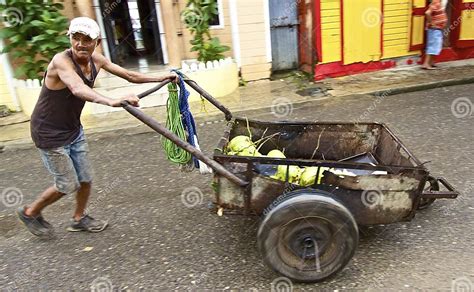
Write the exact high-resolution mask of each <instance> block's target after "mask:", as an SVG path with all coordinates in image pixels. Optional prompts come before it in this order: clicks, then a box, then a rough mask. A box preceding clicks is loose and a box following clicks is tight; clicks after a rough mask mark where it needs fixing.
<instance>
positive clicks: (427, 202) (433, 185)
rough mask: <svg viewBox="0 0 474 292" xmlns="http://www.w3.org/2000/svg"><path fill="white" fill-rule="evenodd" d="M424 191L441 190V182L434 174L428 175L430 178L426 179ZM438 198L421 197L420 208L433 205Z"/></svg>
mask: <svg viewBox="0 0 474 292" xmlns="http://www.w3.org/2000/svg"><path fill="white" fill-rule="evenodd" d="M423 190H424V191H439V183H438V180H436V178H434V177H432V176H428V179H427V180H426V183H425V186H424V187H423ZM435 200H436V199H423V198H422V199H420V202H419V203H418V208H417V209H418V210H424V209H426V208H428V207H429V206H431V204H433V203H434V201H435Z"/></svg>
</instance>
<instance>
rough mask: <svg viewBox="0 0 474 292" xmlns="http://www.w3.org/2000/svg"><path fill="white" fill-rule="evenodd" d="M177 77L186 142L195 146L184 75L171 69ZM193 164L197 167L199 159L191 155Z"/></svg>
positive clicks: (195, 134)
mask: <svg viewBox="0 0 474 292" xmlns="http://www.w3.org/2000/svg"><path fill="white" fill-rule="evenodd" d="M171 72H174V73H176V74H177V75H178V77H179V82H178V87H179V111H180V113H181V119H182V121H183V126H184V129H185V130H186V131H187V132H188V143H189V144H191V145H193V146H196V145H195V143H194V136H196V138H197V131H196V124H195V122H194V117H193V114H192V113H191V110H190V109H189V103H188V98H189V94H190V93H189V91H188V90H187V89H186V84H185V83H184V76H183V74H182V73H181V72H179V71H178V70H171ZM193 161H194V166H195V167H196V168H199V160H198V159H197V158H196V157H194V156H193Z"/></svg>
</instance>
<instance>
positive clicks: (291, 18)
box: [269, 0, 298, 71]
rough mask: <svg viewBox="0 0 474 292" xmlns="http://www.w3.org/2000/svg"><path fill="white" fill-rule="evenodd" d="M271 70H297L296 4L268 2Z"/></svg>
mask: <svg viewBox="0 0 474 292" xmlns="http://www.w3.org/2000/svg"><path fill="white" fill-rule="evenodd" d="M269 6H270V7H269V8H270V30H271V42H272V70H273V71H281V70H291V69H296V68H298V2H297V1H296V0H270V5H269Z"/></svg>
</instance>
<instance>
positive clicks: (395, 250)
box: [0, 85, 474, 291]
mask: <svg viewBox="0 0 474 292" xmlns="http://www.w3.org/2000/svg"><path fill="white" fill-rule="evenodd" d="M472 92H474V85H463V86H455V87H447V88H438V89H434V90H429V91H423V92H415V93H410V94H404V95H396V96H384V95H382V96H380V97H372V96H354V97H344V98H329V99H324V100H320V101H314V102H312V103H305V104H297V105H294V106H293V107H292V108H291V107H289V106H288V107H285V106H282V107H279V108H280V110H283V111H285V110H286V112H288V113H290V112H291V113H290V114H289V115H288V116H287V117H286V119H291V120H306V121H308V120H320V121H353V120H360V121H379V122H385V123H387V124H388V126H389V127H390V128H391V129H392V130H393V131H394V132H395V133H396V135H398V136H399V137H400V138H401V139H402V141H403V142H404V143H405V144H406V145H407V147H408V148H409V149H410V150H411V151H413V153H415V155H416V156H417V158H419V159H420V160H421V161H431V162H430V163H429V164H427V166H428V168H429V169H430V170H431V172H432V174H433V175H435V176H439V175H442V176H445V177H446V178H447V179H448V181H449V182H451V183H452V184H453V185H454V186H456V187H457V188H458V189H459V190H460V191H461V193H462V196H461V197H459V198H458V199H457V200H440V201H437V202H435V204H434V205H433V206H432V207H431V208H429V209H428V210H425V211H420V212H419V213H417V215H416V217H415V219H414V220H413V221H411V222H406V223H397V224H392V225H388V226H376V227H372V228H367V227H365V228H361V233H360V236H361V240H360V243H359V247H358V250H357V252H356V254H355V256H354V258H353V260H352V261H351V262H350V263H349V265H348V266H347V267H346V268H345V269H344V270H343V271H342V272H341V273H339V274H338V275H337V276H336V277H335V278H333V279H331V280H328V281H326V282H323V283H319V284H298V283H292V284H291V285H292V286H293V288H295V289H305V290H311V289H315V290H319V289H327V290H336V289H337V290H340V291H341V290H355V289H357V290H359V289H360V290H367V289H371V290H380V289H390V290H407V291H408V290H414V289H422V290H426V291H430V290H431V291H432V290H445V291H446V290H450V289H451V288H452V287H453V288H459V287H461V286H462V285H466V286H463V287H469V285H470V289H474V287H472V283H474V266H473V262H474V251H473V248H472V243H473V240H474V235H473V230H474V216H473V215H474V197H473V196H472V194H473V192H474V178H473V172H472V169H473V168H474V156H473V154H474V153H473V147H472V145H473V144H474V131H473V128H474V114H473V107H472V103H473V102H474V98H473V97H472V96H473V95H472ZM275 95H278V92H275ZM458 98H467V100H466V99H458ZM469 99H470V100H469ZM455 100H456V104H455V106H453V107H452V104H453V102H454V101H455ZM467 101H470V104H469V103H467ZM462 102H464V104H463V103H462ZM463 105H465V107H463ZM269 106H270V105H269ZM466 109H467V110H468V111H470V115H469V112H467V114H465V113H466V112H465V111H463V110H466ZM453 112H454V113H453ZM239 115H245V116H248V117H249V118H257V119H262V120H275V119H277V117H276V116H275V115H274V114H273V113H272V112H271V110H270V109H269V108H268V109H262V110H256V111H251V112H244V113H240V114H239ZM456 116H457V117H456ZM197 123H198V124H199V129H198V131H199V134H200V139H201V144H202V145H201V146H202V148H203V149H204V150H205V152H207V153H209V154H210V153H211V151H212V149H213V147H215V145H216V141H217V140H218V139H219V137H220V135H221V134H222V132H223V128H224V123H223V122H222V121H221V120H211V121H205V120H203V119H199V120H198V121H197ZM89 144H90V150H91V159H92V161H93V166H94V170H95V186H94V195H93V197H92V199H91V208H90V210H91V214H92V216H96V217H97V218H102V219H103V218H108V219H109V220H110V224H111V226H110V228H108V229H107V230H106V231H104V232H103V233H98V234H86V233H74V234H72V233H68V232H66V231H65V228H66V226H67V224H68V220H69V218H70V217H71V214H72V210H73V208H74V198H72V197H66V198H64V199H62V200H61V201H60V202H59V203H57V204H55V205H53V206H52V207H50V208H48V209H47V210H46V211H45V213H44V216H45V217H46V218H47V219H48V220H50V221H51V223H52V224H53V225H54V226H55V228H56V233H57V238H56V239H53V240H49V241H44V240H40V239H37V238H35V237H33V236H32V235H30V234H29V233H28V232H27V231H26V230H25V229H24V227H23V226H21V225H20V223H18V222H17V220H16V217H15V216H14V215H13V212H14V210H15V206H14V205H16V203H18V202H15V201H14V200H13V199H15V198H10V201H7V202H3V204H1V203H0V288H2V289H6V290H9V289H11V290H15V289H20V290H38V289H40V290H51V289H60V290H66V289H67V290H76V291H79V290H86V289H90V287H91V285H95V287H103V288H110V287H111V286H113V288H114V289H124V290H125V289H131V290H133V291H135V290H139V289H144V290H148V291H151V290H157V289H160V290H165V289H167V288H172V289H179V290H185V289H191V290H195V289H215V290H221V289H245V291H248V290H249V289H258V290H263V291H265V290H270V289H271V287H272V282H274V283H275V281H276V279H277V278H278V277H280V276H279V275H278V274H275V273H274V272H272V271H271V270H270V269H269V268H267V267H266V266H264V265H263V263H262V261H261V258H260V255H259V253H258V250H257V246H256V232H257V228H258V224H259V218H247V217H243V216H236V215H226V214H225V213H224V216H222V217H218V216H217V215H216V214H213V213H211V212H210V211H209V209H208V203H209V202H210V201H211V196H212V190H211V187H210V181H211V177H210V176H202V175H200V174H199V173H198V172H197V171H194V172H193V173H182V172H180V170H179V169H178V167H177V166H175V165H172V164H171V163H169V162H167V161H166V159H165V156H164V153H163V151H162V149H161V144H160V139H159V136H158V135H157V134H156V133H154V132H146V133H141V134H134V135H130V134H129V133H128V132H127V131H124V132H114V133H106V134H94V135H90V136H89ZM49 184H50V179H49V177H48V174H47V172H46V171H45V170H44V169H43V166H42V164H41V161H40V157H39V154H38V152H37V150H35V149H33V148H31V149H26V150H16V151H14V150H11V151H6V152H4V153H1V154H0V188H1V189H2V190H3V193H5V191H4V190H5V189H6V188H18V189H19V190H20V191H21V193H22V195H23V196H22V200H23V202H24V203H29V202H31V201H32V200H33V199H34V197H35V196H36V195H37V194H38V193H39V192H40V191H42V190H43V189H44V188H46V187H47V186H48V185H49ZM190 188H192V189H190ZM195 188H197V189H198V190H199V192H202V194H203V198H202V203H200V204H193V203H194V202H183V200H182V197H181V194H182V192H183V191H185V190H187V191H189V190H194V191H195V192H196V193H197V194H199V192H198V191H196V189H195ZM3 199H4V201H6V199H5V196H4V197H3ZM198 201H199V198H198ZM5 203H6V204H5ZM185 203H186V204H185ZM10 205H11V206H10ZM187 205H188V206H189V205H195V206H194V207H191V208H190V207H188V206H187ZM453 281H454V282H453ZM453 285H454V286H453ZM455 291H472V290H455Z"/></svg>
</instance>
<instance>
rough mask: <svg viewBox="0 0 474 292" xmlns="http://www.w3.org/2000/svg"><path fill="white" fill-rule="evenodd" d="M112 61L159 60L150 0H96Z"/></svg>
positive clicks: (143, 63)
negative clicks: (98, 1) (98, 3)
mask: <svg viewBox="0 0 474 292" xmlns="http://www.w3.org/2000/svg"><path fill="white" fill-rule="evenodd" d="M100 8H101V11H102V16H103V21H104V28H105V33H106V38H107V45H108V47H109V51H110V57H111V59H112V62H114V63H116V64H119V65H120V66H123V67H126V68H143V67H148V66H150V65H161V64H163V63H164V62H163V51H162V47H161V41H160V31H159V28H158V17H157V13H156V7H155V3H154V1H153V0H122V1H116V0H100Z"/></svg>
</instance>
